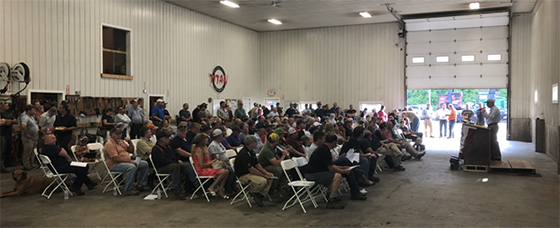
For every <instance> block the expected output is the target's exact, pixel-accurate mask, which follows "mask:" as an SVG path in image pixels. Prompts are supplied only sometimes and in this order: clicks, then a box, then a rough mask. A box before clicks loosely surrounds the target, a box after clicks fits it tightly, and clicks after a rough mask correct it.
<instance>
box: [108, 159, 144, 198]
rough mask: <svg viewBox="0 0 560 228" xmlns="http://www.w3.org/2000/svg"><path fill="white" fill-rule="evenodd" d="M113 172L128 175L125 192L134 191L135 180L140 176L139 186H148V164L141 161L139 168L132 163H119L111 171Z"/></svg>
mask: <svg viewBox="0 0 560 228" xmlns="http://www.w3.org/2000/svg"><path fill="white" fill-rule="evenodd" d="M111 171H113V172H123V173H124V174H125V175H126V187H125V188H124V190H125V191H128V190H132V188H133V187H134V180H135V179H136V178H135V177H136V174H138V186H146V185H147V184H148V162H146V161H140V164H138V167H136V166H135V165H133V164H131V163H124V162H122V163H119V164H117V165H115V167H113V168H112V169H111Z"/></svg>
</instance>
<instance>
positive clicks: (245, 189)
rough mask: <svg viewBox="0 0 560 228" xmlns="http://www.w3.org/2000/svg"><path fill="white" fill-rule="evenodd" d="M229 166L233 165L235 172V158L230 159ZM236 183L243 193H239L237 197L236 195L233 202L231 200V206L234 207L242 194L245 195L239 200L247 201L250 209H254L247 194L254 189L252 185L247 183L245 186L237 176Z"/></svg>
mask: <svg viewBox="0 0 560 228" xmlns="http://www.w3.org/2000/svg"><path fill="white" fill-rule="evenodd" d="M229 164H231V168H232V169H233V171H234V172H235V166H234V164H235V158H230V159H229ZM235 181H236V183H237V184H238V185H239V189H241V191H239V193H237V195H235V197H233V200H231V203H230V204H229V205H233V204H234V203H235V201H236V200H237V197H239V196H241V194H243V197H242V198H241V199H239V200H240V201H243V200H244V199H245V200H246V201H247V204H249V207H253V205H251V201H249V197H247V192H248V191H249V190H250V189H251V188H252V185H251V183H246V184H245V185H243V183H242V182H241V181H240V180H239V178H237V176H235Z"/></svg>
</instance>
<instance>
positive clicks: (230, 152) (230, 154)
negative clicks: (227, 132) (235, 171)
mask: <svg viewBox="0 0 560 228" xmlns="http://www.w3.org/2000/svg"><path fill="white" fill-rule="evenodd" d="M236 156H237V152H235V150H226V157H227V158H228V159H229V158H234V157H236Z"/></svg>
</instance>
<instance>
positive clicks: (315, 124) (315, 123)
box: [313, 122, 321, 126]
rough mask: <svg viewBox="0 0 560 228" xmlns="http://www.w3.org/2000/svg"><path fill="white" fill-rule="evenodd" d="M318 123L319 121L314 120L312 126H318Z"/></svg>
mask: <svg viewBox="0 0 560 228" xmlns="http://www.w3.org/2000/svg"><path fill="white" fill-rule="evenodd" d="M319 125H321V123H319V122H314V123H313V126H319Z"/></svg>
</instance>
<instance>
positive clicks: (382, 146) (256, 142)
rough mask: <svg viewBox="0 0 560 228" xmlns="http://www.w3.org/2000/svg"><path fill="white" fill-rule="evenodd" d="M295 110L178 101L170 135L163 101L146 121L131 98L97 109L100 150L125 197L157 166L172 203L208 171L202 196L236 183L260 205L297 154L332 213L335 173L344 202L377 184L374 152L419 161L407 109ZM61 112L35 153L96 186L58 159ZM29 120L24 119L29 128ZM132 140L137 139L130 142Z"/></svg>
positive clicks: (282, 191)
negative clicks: (346, 194)
mask: <svg viewBox="0 0 560 228" xmlns="http://www.w3.org/2000/svg"><path fill="white" fill-rule="evenodd" d="M297 107H298V106H297V104H292V105H290V107H289V108H288V109H287V110H285V111H283V110H282V108H281V107H279V106H278V105H277V106H272V107H270V109H269V108H268V107H266V106H261V105H259V104H257V103H255V104H254V107H253V108H252V109H250V110H249V111H248V112H246V111H245V110H244V109H243V104H242V103H238V108H237V109H236V110H235V111H234V112H232V110H231V109H230V107H228V105H227V104H226V103H225V102H221V103H220V108H219V109H218V110H217V116H212V115H211V114H210V112H209V111H208V110H207V104H205V103H203V104H200V105H198V106H197V107H196V109H194V110H193V112H192V114H191V113H190V111H189V105H188V104H184V105H183V109H181V111H180V112H179V115H178V118H177V128H176V131H175V130H174V129H173V128H171V127H169V118H168V116H169V115H168V114H167V115H166V113H168V112H166V110H165V103H164V102H163V101H162V100H158V101H157V102H156V104H155V105H154V107H153V108H152V110H150V113H151V114H150V116H149V117H148V118H149V120H148V121H145V117H144V111H143V109H142V107H141V106H140V105H139V104H138V102H137V101H135V100H134V101H132V102H131V104H130V105H129V106H128V107H118V108H117V112H118V114H117V115H116V118H115V119H113V114H114V113H113V110H111V109H108V110H106V112H105V114H104V115H103V118H102V125H103V126H104V129H106V130H107V136H106V137H105V140H104V142H105V143H104V148H103V155H104V158H105V162H106V164H107V167H108V168H109V169H110V170H111V171H113V172H122V173H124V174H125V177H126V178H125V183H126V184H125V189H124V190H125V191H124V193H125V195H138V194H139V192H141V191H149V190H151V189H150V187H148V186H149V184H148V182H151V181H152V180H151V178H150V175H151V173H153V172H151V170H152V169H156V170H157V172H158V173H160V174H170V175H171V178H170V180H171V186H172V189H173V191H174V192H175V195H176V197H177V198H178V199H181V200H184V199H186V196H185V193H186V192H193V191H195V189H198V188H199V187H200V184H201V183H200V182H199V181H198V180H197V178H196V176H197V174H198V175H199V176H212V177H215V180H214V181H213V182H211V184H210V185H209V186H203V187H207V192H208V193H209V195H211V196H213V197H220V198H223V199H229V197H230V196H233V195H235V194H236V193H237V192H238V191H239V189H238V186H237V185H236V180H239V181H241V182H242V183H245V184H247V183H250V184H251V185H252V188H251V190H250V192H249V194H250V195H251V196H252V198H253V200H254V201H255V202H256V203H257V205H259V206H263V198H264V197H267V196H269V195H271V196H273V197H282V196H283V195H287V196H289V195H291V194H294V193H293V192H291V189H290V188H289V186H288V181H289V180H297V179H299V178H300V177H299V176H298V175H297V174H296V173H294V172H291V173H288V175H289V176H286V175H285V172H284V170H283V168H282V167H281V163H282V161H284V160H287V159H292V158H295V157H303V158H305V160H307V162H308V164H307V165H306V166H303V167H300V170H301V171H302V174H303V178H305V179H307V180H309V181H314V182H315V183H316V184H319V185H322V186H325V187H328V188H329V189H330V196H329V200H328V203H327V207H328V208H334V209H341V208H344V205H342V204H341V198H340V196H339V191H338V189H339V188H340V186H341V183H343V181H342V180H343V179H346V182H347V183H348V187H349V189H350V194H351V196H350V199H351V200H366V199H367V196H366V195H367V190H365V189H364V188H367V187H369V186H372V185H374V184H375V183H376V182H379V181H380V180H379V178H378V177H375V175H374V174H375V171H376V168H377V167H378V161H379V159H380V158H381V157H384V161H385V163H386V165H387V166H389V167H390V168H392V169H393V170H394V171H404V170H405V168H404V166H403V164H402V162H403V161H405V160H408V159H411V158H416V159H421V158H422V157H423V156H424V155H425V154H426V152H425V151H423V147H421V143H422V137H423V135H422V134H421V133H417V132H416V131H417V130H418V126H417V123H418V121H419V120H418V118H417V117H416V116H415V115H412V114H409V113H408V112H402V113H400V114H399V112H398V111H397V112H393V113H390V114H389V115H387V114H386V113H385V111H384V107H382V108H381V110H380V111H379V112H377V111H375V110H373V112H372V113H373V115H372V116H370V115H368V114H367V110H364V111H362V112H360V113H358V112H357V111H356V110H355V109H354V108H353V106H352V105H350V106H349V109H347V110H342V109H341V108H340V107H338V105H337V103H334V104H333V107H332V108H329V105H322V104H321V102H317V104H316V107H317V109H316V110H314V109H313V104H305V109H304V110H303V111H301V112H300V111H299V110H298V108H297ZM34 110H35V109H34V107H32V106H30V107H28V108H26V111H28V113H29V115H30V116H31V115H33V114H34V113H35V112H34ZM67 110H68V107H67V104H65V103H62V104H61V105H60V106H59V111H61V113H59V115H58V116H57V118H61V119H63V120H64V122H60V123H59V120H58V119H56V121H55V123H54V127H57V126H59V127H57V128H56V130H55V128H53V126H46V127H44V128H42V130H41V134H40V135H42V137H40V139H39V140H40V141H41V144H42V145H40V146H41V148H38V149H39V151H40V153H41V154H45V155H47V156H48V157H50V158H51V160H52V161H53V164H55V166H56V168H57V169H59V171H61V170H63V171H65V172H71V173H76V176H77V177H76V179H75V181H74V184H73V185H72V186H71V187H70V190H71V191H73V192H76V193H78V194H79V195H83V194H85V193H84V192H82V191H81V185H82V184H85V185H86V186H87V188H88V189H92V188H93V187H95V185H97V184H96V183H94V182H93V181H92V180H91V179H89V178H88V177H87V172H88V166H86V167H84V168H76V167H73V166H69V163H68V161H67V160H66V159H65V157H66V156H68V151H69V150H68V146H69V144H67V143H68V142H67V141H64V142H62V143H61V141H62V140H67V138H66V134H65V132H66V131H67V130H65V129H73V128H72V127H74V128H75V126H76V123H75V119H74V121H73V122H72V121H71V120H67V119H68V116H69V115H70V114H69V113H67ZM55 112H56V110H55ZM247 114H248V115H247ZM65 115H66V116H65ZM70 116H71V115H70ZM410 118H415V119H413V120H412V121H411V120H410ZM3 122H4V121H3ZM32 122H33V121H28V120H26V122H25V123H27V125H32ZM57 123H58V124H57ZM22 125H23V123H22ZM411 125H412V126H411ZM129 126H130V131H129V134H127V129H128V127H129ZM28 129H29V128H28ZM55 134H57V135H56V137H55ZM127 135H130V138H129V137H127ZM33 137H35V138H36V137H37V136H33V135H31V134H29V138H30V139H33ZM59 137H60V138H59ZM131 138H132V139H137V142H136V143H133V142H132V140H131ZM57 140H58V146H56V145H57V143H56V142H57ZM79 141H80V143H81V145H79V146H78V147H77V148H78V149H79V150H77V151H76V152H77V154H78V152H79V153H80V154H79V157H80V160H83V159H82V157H83V156H84V155H83V154H84V153H87V150H86V151H85V152H82V150H85V149H84V148H83V147H84V145H85V142H86V141H85V139H84V141H82V140H79ZM37 147H39V145H38V146H37ZM41 149H42V150H41ZM420 149H422V150H420ZM228 150H233V151H235V155H234V156H231V155H228V153H227V151H228ZM232 157H235V158H236V159H235V164H230V158H232ZM150 158H151V159H152V161H150V160H149V159H150ZM84 161H86V160H84ZM191 161H192V163H193V164H191ZM152 164H153V165H152ZM233 167H235V170H234V168H233Z"/></svg>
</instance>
